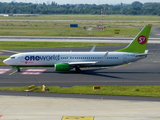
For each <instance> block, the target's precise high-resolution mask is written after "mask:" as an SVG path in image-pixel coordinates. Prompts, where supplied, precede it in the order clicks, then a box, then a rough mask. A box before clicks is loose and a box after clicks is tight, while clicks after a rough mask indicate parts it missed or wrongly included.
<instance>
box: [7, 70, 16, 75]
mask: <svg viewBox="0 0 160 120" xmlns="http://www.w3.org/2000/svg"><path fill="white" fill-rule="evenodd" d="M16 72H17V70H15V71H13V72H12V73H10V74H9V75H13V74H14V73H16Z"/></svg>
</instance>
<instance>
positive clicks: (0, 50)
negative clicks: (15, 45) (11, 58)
mask: <svg viewBox="0 0 160 120" xmlns="http://www.w3.org/2000/svg"><path fill="white" fill-rule="evenodd" d="M0 51H3V52H11V53H20V52H17V51H11V50H0Z"/></svg>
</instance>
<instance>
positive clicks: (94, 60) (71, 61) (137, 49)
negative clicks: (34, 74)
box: [3, 25, 152, 72]
mask: <svg viewBox="0 0 160 120" xmlns="http://www.w3.org/2000/svg"><path fill="white" fill-rule="evenodd" d="M151 27H152V25H146V26H144V27H143V29H142V30H141V31H140V32H139V33H138V34H137V36H136V37H135V38H134V39H133V40H132V42H131V43H130V44H129V45H128V46H127V47H125V48H123V49H120V50H116V51H113V52H108V51H106V52H95V46H94V47H93V48H92V49H91V50H90V51H89V52H72V51H70V52H25V53H18V54H14V55H12V56H10V57H9V58H7V59H5V60H4V61H3V62H4V63H5V64H7V65H10V66H12V67H13V68H16V69H17V71H18V72H20V67H54V70H55V71H70V70H71V69H75V70H76V72H81V69H80V68H83V67H107V66H117V65H122V64H128V63H130V62H135V61H138V60H140V59H144V58H146V57H147V55H148V50H146V47H147V43H148V38H149V35H150V30H151Z"/></svg>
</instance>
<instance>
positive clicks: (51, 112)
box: [0, 96, 160, 120]
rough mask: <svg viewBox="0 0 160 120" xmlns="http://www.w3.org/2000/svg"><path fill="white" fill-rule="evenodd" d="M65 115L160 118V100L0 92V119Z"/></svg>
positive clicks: (102, 119)
mask: <svg viewBox="0 0 160 120" xmlns="http://www.w3.org/2000/svg"><path fill="white" fill-rule="evenodd" d="M65 116H72V119H71V118H69V119H68V120H77V119H78V118H76V117H75V116H84V118H83V119H80V120H88V119H87V117H90V118H93V119H94V120H155V119H160V102H154V101H131V100H130V101H127V100H107V99H77V98H56V97H31V96H0V120H44V119H45V120H64V119H62V118H63V117H65ZM85 117H86V118H85ZM89 120H90V119H89Z"/></svg>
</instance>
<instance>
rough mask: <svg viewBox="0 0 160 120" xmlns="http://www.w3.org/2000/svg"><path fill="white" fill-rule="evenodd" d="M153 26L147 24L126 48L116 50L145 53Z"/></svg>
mask: <svg viewBox="0 0 160 120" xmlns="http://www.w3.org/2000/svg"><path fill="white" fill-rule="evenodd" d="M151 27H152V26H151V25H146V26H145V27H144V28H143V29H142V30H141V31H140V32H139V33H138V35H137V36H136V37H135V38H134V39H133V41H132V42H131V43H130V44H129V45H128V46H127V47H126V48H123V49H120V50H116V51H114V52H134V53H144V52H145V50H146V47H147V43H148V38H149V35H150V30H151Z"/></svg>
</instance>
